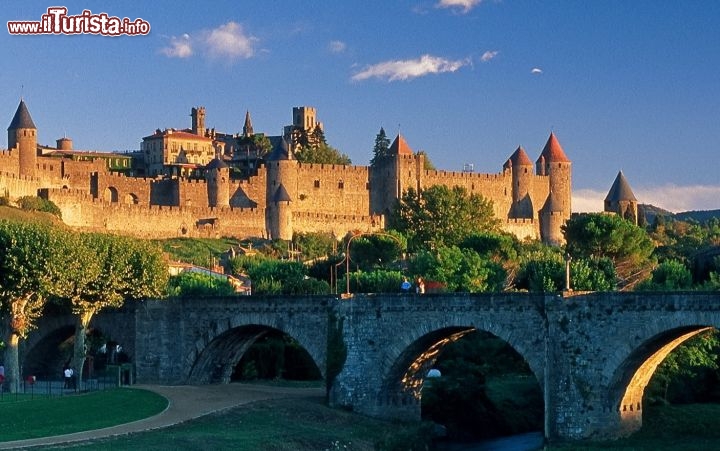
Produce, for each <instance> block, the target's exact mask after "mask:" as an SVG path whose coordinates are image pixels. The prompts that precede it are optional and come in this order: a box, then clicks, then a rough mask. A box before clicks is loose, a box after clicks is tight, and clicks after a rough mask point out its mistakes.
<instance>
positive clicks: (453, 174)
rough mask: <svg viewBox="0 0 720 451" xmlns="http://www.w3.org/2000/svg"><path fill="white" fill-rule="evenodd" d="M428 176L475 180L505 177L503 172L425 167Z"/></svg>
mask: <svg viewBox="0 0 720 451" xmlns="http://www.w3.org/2000/svg"><path fill="white" fill-rule="evenodd" d="M424 172H425V175H426V176H428V177H442V178H447V179H457V178H460V179H477V180H499V179H503V178H505V177H507V174H505V173H502V172H501V173H497V174H489V173H481V172H462V171H444V170H441V169H426V170H425V171H424Z"/></svg>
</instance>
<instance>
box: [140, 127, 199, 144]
mask: <svg viewBox="0 0 720 451" xmlns="http://www.w3.org/2000/svg"><path fill="white" fill-rule="evenodd" d="M164 136H175V137H178V138H180V139H190V140H197V141H203V142H208V141H212V139H211V138H207V137H205V136H199V135H196V134H194V133H188V132H183V131H179V130H174V131H171V130H163V131H160V132H155V133H153V134H152V135H150V136H146V137H144V138H143V139H158V138H162V137H164Z"/></svg>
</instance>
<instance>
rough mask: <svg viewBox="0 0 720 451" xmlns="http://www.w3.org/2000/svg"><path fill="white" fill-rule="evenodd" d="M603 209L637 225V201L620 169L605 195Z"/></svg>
mask: <svg viewBox="0 0 720 451" xmlns="http://www.w3.org/2000/svg"><path fill="white" fill-rule="evenodd" d="M605 211H607V212H611V213H615V214H617V215H619V216H621V217H623V218H625V219H627V220H628V221H630V222H632V223H633V224H635V225H638V201H637V199H636V198H635V194H633V191H632V188H630V184H629V183H628V181H627V179H626V178H625V175H623V173H622V171H620V172H618V175H617V177H615V181H614V182H613V184H612V187H611V188H610V191H609V192H608V194H607V197H605Z"/></svg>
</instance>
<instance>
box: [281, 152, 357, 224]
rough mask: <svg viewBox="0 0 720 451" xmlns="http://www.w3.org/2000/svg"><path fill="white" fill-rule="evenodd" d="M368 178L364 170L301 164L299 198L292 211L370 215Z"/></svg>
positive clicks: (355, 167) (341, 166)
mask: <svg viewBox="0 0 720 451" xmlns="http://www.w3.org/2000/svg"><path fill="white" fill-rule="evenodd" d="M368 177H369V171H368V168H367V167H365V166H343V165H329V164H325V165H323V164H298V178H297V184H298V186H297V193H298V195H297V199H293V204H292V208H293V210H294V211H296V212H321V213H325V214H335V215H356V216H358V215H367V214H369V212H370V191H369V189H368V187H369V185H368V183H369V182H368V180H369V178H368ZM318 185H319V186H318Z"/></svg>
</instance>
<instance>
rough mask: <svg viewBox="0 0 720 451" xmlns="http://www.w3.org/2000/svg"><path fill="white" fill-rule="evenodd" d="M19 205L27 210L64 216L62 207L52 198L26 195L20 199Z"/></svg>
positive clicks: (59, 216)
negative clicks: (51, 199)
mask: <svg viewBox="0 0 720 451" xmlns="http://www.w3.org/2000/svg"><path fill="white" fill-rule="evenodd" d="M17 204H18V207H20V209H21V210H25V211H42V212H45V213H50V214H52V215H55V216H57V217H58V218H62V212H61V211H60V208H59V207H58V206H57V205H55V203H53V202H52V201H50V200H47V199H43V198H42V197H37V196H24V197H21V198H20V199H18V201H17Z"/></svg>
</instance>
